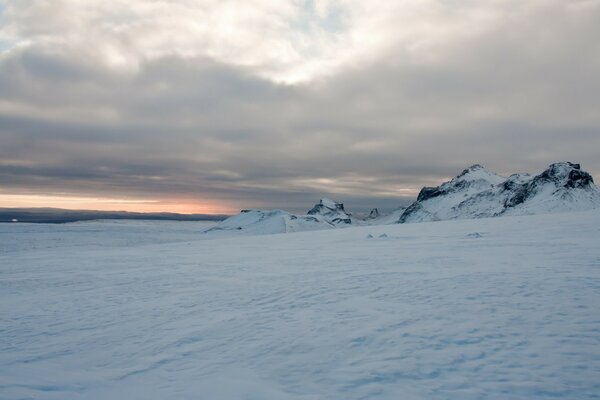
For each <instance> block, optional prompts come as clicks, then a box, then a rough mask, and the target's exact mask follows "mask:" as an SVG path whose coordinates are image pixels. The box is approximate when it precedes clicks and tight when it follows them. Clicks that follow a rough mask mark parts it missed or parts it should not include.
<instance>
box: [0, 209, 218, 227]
mask: <svg viewBox="0 0 600 400" xmlns="http://www.w3.org/2000/svg"><path fill="white" fill-rule="evenodd" d="M227 217H228V215H214V214H177V213H140V212H128V211H96V210H63V209H60V208H0V222H31V223H40V224H41V223H44V224H64V223H67V222H77V221H92V220H97V219H130V220H155V221H221V220H224V219H225V218H227Z"/></svg>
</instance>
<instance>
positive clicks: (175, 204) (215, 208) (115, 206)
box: [0, 194, 238, 214]
mask: <svg viewBox="0 0 600 400" xmlns="http://www.w3.org/2000/svg"><path fill="white" fill-rule="evenodd" d="M38 207H51V208H63V209H68V210H103V211H131V212H173V213H180V214H231V213H234V212H237V211H238V210H237V209H235V208H227V207H224V205H223V204H217V203H208V202H201V201H193V200H190V199H185V200H172V199H169V200H152V199H150V200H146V199H129V198H128V199H123V198H99V197H76V196H64V195H62V196H61V195H56V196H52V195H50V196H45V195H32V194H23V195H13V194H0V208H38Z"/></svg>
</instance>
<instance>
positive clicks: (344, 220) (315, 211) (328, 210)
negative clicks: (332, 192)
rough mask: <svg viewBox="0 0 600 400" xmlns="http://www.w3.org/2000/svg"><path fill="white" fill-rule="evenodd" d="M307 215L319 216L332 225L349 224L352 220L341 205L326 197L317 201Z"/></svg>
mask: <svg viewBox="0 0 600 400" xmlns="http://www.w3.org/2000/svg"><path fill="white" fill-rule="evenodd" d="M307 214H308V215H321V216H323V217H325V218H326V219H327V220H328V221H330V222H332V223H334V224H351V223H352V220H351V219H350V215H349V214H348V213H346V210H344V205H343V204H342V203H337V202H335V201H333V200H331V199H328V198H326V197H324V198H322V199H321V200H319V202H318V203H317V204H315V206H314V207H313V208H311V209H310V210H309V211H308V213H307Z"/></svg>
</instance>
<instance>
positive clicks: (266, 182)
mask: <svg viewBox="0 0 600 400" xmlns="http://www.w3.org/2000/svg"><path fill="white" fill-rule="evenodd" d="M598 38H600V0H527V1H524V0H394V1H391V0H390V1H376V0H374V1H359V0H340V1H334V0H331V1H330V0H322V1H320V0H314V1H296V0H290V1H284V0H271V1H269V0H244V1H227V0H200V1H198V0H170V1H152V0H143V1H142V0H111V1H89V0H0V207H2V206H14V207H16V206H32V205H37V206H41V205H47V206H56V207H69V208H104V209H115V208H117V209H129V210H167V211H168V210H171V211H180V212H217V213H218V212H235V211H237V210H238V209H240V208H257V207H262V208H273V207H276V208H283V209H288V210H291V211H296V212H297V211H306V210H307V209H309V208H310V207H311V206H312V204H313V203H315V202H316V201H317V200H318V198H319V197H321V196H329V197H332V198H334V199H336V200H339V201H343V202H345V203H346V204H347V208H349V209H350V210H351V211H352V210H354V211H365V210H366V209H368V208H370V207H380V208H381V209H388V210H389V209H392V208H394V207H396V206H398V205H400V204H403V203H405V202H406V201H408V200H409V199H412V198H414V197H415V196H416V194H417V192H418V190H419V189H420V188H421V187H422V186H424V185H437V184H439V183H440V182H441V181H443V180H445V179H447V178H449V177H451V176H454V175H456V174H457V173H459V172H460V171H461V170H462V169H464V168H465V167H467V166H469V165H471V164H474V163H480V164H483V165H484V166H486V167H487V168H488V169H490V170H494V171H496V172H498V173H501V174H506V175H508V174H511V173H513V172H539V171H541V170H543V169H544V168H545V167H546V166H547V165H548V164H550V163H552V162H555V161H562V160H569V161H575V162H580V163H582V167H583V168H584V169H585V170H587V171H588V172H590V173H591V174H592V175H594V176H595V177H600V151H599V149H600V40H598Z"/></svg>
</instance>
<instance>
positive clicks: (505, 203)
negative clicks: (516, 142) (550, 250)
mask: <svg viewBox="0 0 600 400" xmlns="http://www.w3.org/2000/svg"><path fill="white" fill-rule="evenodd" d="M595 208H600V190H599V189H598V187H596V185H594V180H593V179H592V177H591V175H590V174H588V173H587V172H585V171H582V170H581V167H580V165H579V164H573V163H570V162H560V163H555V164H552V165H550V167H548V169H546V170H545V171H544V172H542V173H541V174H539V175H537V176H533V177H532V176H530V175H527V174H515V175H512V176H510V177H509V178H504V177H502V176H499V175H496V174H494V173H492V172H489V171H487V170H486V169H485V168H483V167H482V166H481V165H473V166H472V167H470V168H467V169H466V170H464V171H463V172H462V173H461V174H460V175H458V176H457V177H455V178H454V179H452V180H451V181H449V182H445V183H443V184H442V185H440V186H438V187H425V188H423V189H422V190H421V192H420V193H419V196H418V198H417V201H416V202H414V203H413V204H412V205H411V206H409V207H408V208H407V209H406V210H405V211H404V213H403V214H402V215H401V216H400V218H399V219H398V221H397V222H399V223H405V222H423V221H440V220H449V219H465V218H483V217H496V216H505V215H532V214H545V213H556V212H565V211H583V210H591V209H595Z"/></svg>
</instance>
